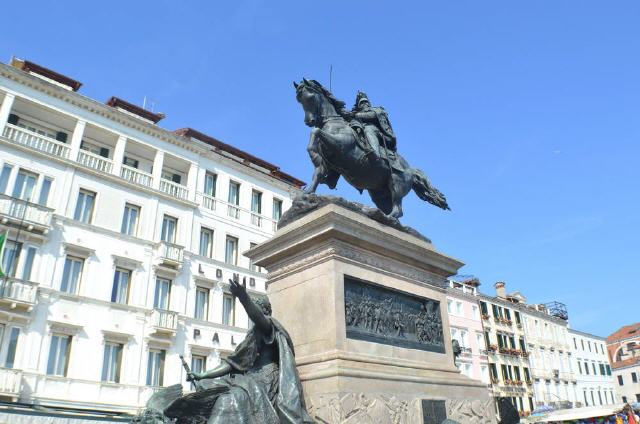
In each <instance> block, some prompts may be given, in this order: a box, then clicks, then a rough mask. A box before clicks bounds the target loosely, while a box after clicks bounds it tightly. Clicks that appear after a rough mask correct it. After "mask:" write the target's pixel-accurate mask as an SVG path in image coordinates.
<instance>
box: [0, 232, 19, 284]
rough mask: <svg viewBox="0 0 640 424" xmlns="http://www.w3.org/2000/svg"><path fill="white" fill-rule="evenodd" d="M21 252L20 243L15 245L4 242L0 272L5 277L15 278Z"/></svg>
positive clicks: (12, 242) (11, 242) (10, 242)
mask: <svg viewBox="0 0 640 424" xmlns="http://www.w3.org/2000/svg"><path fill="white" fill-rule="evenodd" d="M21 251H22V243H16V242H14V241H6V242H5V246H4V254H3V256H2V271H3V273H4V274H5V275H7V276H9V277H15V275H16V268H18V262H19V260H20V252H21ZM0 253H2V252H0Z"/></svg>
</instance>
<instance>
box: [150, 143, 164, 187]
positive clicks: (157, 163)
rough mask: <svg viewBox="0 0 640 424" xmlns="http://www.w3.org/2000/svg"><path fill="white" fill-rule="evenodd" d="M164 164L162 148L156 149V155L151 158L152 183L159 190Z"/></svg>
mask: <svg viewBox="0 0 640 424" xmlns="http://www.w3.org/2000/svg"><path fill="white" fill-rule="evenodd" d="M163 164H164V152H163V151H162V150H157V151H156V156H155V158H153V185H152V187H153V188H155V189H156V190H160V179H161V178H162V166H163Z"/></svg>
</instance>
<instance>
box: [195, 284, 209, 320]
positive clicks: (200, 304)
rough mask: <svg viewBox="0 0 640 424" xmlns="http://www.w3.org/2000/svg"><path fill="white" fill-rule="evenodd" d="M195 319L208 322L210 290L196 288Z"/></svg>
mask: <svg viewBox="0 0 640 424" xmlns="http://www.w3.org/2000/svg"><path fill="white" fill-rule="evenodd" d="M193 317H194V318H195V319H201V320H207V318H208V317H209V289H206V288H204V287H197V288H196V308H195V311H194V314H193Z"/></svg>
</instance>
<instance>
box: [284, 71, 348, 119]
mask: <svg viewBox="0 0 640 424" xmlns="http://www.w3.org/2000/svg"><path fill="white" fill-rule="evenodd" d="M293 86H294V87H295V89H296V100H298V102H299V103H300V104H301V105H302V108H303V109H304V123H305V124H306V125H307V126H310V127H320V126H321V125H322V122H323V120H324V118H326V117H329V116H337V115H338V112H337V111H342V109H344V106H345V104H344V102H342V101H340V100H338V99H336V98H335V97H333V95H332V94H331V92H329V90H327V89H326V88H324V87H323V86H322V84H320V83H319V82H318V81H315V80H307V79H305V78H303V79H302V81H301V82H299V83H296V82H294V83H293Z"/></svg>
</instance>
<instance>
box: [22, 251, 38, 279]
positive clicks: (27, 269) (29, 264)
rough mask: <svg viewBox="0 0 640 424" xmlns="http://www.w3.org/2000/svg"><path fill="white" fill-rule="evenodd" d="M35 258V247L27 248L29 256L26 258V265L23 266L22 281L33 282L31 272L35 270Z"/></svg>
mask: <svg viewBox="0 0 640 424" xmlns="http://www.w3.org/2000/svg"><path fill="white" fill-rule="evenodd" d="M35 257H36V248H35V247H33V246H29V247H27V256H26V257H25V258H24V264H23V265H22V279H23V280H25V281H31V271H32V270H33V261H34V259H35Z"/></svg>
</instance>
